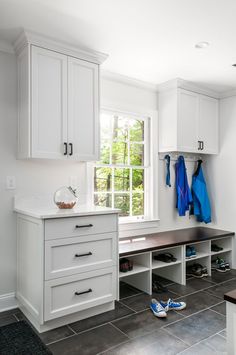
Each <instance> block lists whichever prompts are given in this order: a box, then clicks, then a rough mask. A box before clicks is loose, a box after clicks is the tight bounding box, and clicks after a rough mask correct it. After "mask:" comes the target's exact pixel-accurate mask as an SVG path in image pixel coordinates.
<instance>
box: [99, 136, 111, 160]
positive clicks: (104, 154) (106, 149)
mask: <svg viewBox="0 0 236 355" xmlns="http://www.w3.org/2000/svg"><path fill="white" fill-rule="evenodd" d="M110 150H111V146H110V143H108V142H104V141H102V142H101V159H100V163H101V164H110Z"/></svg>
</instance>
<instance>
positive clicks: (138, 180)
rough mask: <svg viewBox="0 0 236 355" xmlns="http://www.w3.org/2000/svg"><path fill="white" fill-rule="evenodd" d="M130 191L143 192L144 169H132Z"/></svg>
mask: <svg viewBox="0 0 236 355" xmlns="http://www.w3.org/2000/svg"><path fill="white" fill-rule="evenodd" d="M132 190H133V191H135V190H138V191H144V169H133V173H132Z"/></svg>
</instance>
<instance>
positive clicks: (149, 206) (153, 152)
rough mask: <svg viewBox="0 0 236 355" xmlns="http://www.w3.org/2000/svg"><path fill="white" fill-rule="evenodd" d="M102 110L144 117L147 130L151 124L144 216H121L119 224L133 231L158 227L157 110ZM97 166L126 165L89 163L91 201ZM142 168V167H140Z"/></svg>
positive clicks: (88, 189)
mask: <svg viewBox="0 0 236 355" xmlns="http://www.w3.org/2000/svg"><path fill="white" fill-rule="evenodd" d="M101 112H109V113H111V114H113V115H121V116H128V117H131V118H136V119H137V118H138V119H143V120H144V122H145V131H146V129H147V125H148V126H149V127H148V129H147V131H146V132H145V137H144V138H145V141H144V145H145V142H146V141H147V140H149V141H150V144H149V149H148V151H147V148H146V149H145V150H144V152H145V153H144V154H145V155H146V154H147V155H148V163H149V166H148V167H146V169H144V171H145V181H147V183H146V184H145V186H144V188H145V190H144V194H145V196H146V198H145V199H144V203H145V205H144V211H145V212H146V213H145V217H144V218H140V219H139V218H137V217H120V218H119V225H120V231H131V230H137V229H143V228H155V227H157V222H158V221H159V218H158V129H157V127H158V124H157V111H154V110H141V111H140V110H135V111H134V110H130V109H128V110H127V109H122V110H120V109H117V108H116V107H111V106H109V107H105V106H103V107H102V108H101ZM146 161H147V156H145V162H146ZM95 166H106V167H109V166H112V167H116V168H119V167H124V166H123V165H119V164H114V165H110V164H109V165H108V164H104V165H103V164H96V162H93V163H87V167H88V169H87V181H90V182H91V184H90V183H89V184H88V186H87V194H88V195H89V201H90V202H91V203H93V201H94V167H95ZM129 167H132V168H134V166H127V168H129ZM139 168H140V167H139ZM112 191H113V190H112Z"/></svg>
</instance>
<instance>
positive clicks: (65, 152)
mask: <svg viewBox="0 0 236 355" xmlns="http://www.w3.org/2000/svg"><path fill="white" fill-rule="evenodd" d="M64 155H67V143H66V142H64Z"/></svg>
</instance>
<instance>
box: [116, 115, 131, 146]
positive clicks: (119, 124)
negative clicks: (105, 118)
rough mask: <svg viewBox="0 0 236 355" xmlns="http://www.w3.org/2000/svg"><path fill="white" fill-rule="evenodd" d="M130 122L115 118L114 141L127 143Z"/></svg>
mask: <svg viewBox="0 0 236 355" xmlns="http://www.w3.org/2000/svg"><path fill="white" fill-rule="evenodd" d="M128 127H129V121H128V120H127V119H126V118H123V117H119V116H114V118H113V141H114V140H119V141H126V140H127V139H128Z"/></svg>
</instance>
